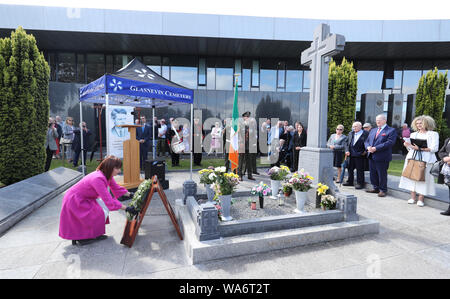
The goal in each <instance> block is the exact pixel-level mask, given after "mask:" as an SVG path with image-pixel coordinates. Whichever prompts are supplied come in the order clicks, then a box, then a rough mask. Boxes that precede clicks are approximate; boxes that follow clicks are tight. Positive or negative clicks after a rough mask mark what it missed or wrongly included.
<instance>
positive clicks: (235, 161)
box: [228, 78, 239, 171]
mask: <svg viewBox="0 0 450 299" xmlns="http://www.w3.org/2000/svg"><path fill="white" fill-rule="evenodd" d="M238 119H239V112H238V81H237V78H236V82H235V88H234V103H233V121H232V122H231V132H230V152H229V154H228V159H229V160H230V163H231V171H234V170H235V169H236V168H237V167H238V165H239V153H238V146H239V145H238Z"/></svg>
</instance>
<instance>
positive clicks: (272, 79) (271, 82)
mask: <svg viewBox="0 0 450 299" xmlns="http://www.w3.org/2000/svg"><path fill="white" fill-rule="evenodd" d="M260 79H261V82H260V85H259V89H260V90H261V91H276V89H277V71H276V70H264V69H261V77H260Z"/></svg>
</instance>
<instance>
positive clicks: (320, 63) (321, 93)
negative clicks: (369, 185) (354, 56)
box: [298, 24, 345, 207]
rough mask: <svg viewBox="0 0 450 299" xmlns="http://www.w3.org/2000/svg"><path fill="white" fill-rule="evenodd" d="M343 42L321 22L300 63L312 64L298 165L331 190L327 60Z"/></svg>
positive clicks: (332, 170)
mask: <svg viewBox="0 0 450 299" xmlns="http://www.w3.org/2000/svg"><path fill="white" fill-rule="evenodd" d="M344 45H345V38H344V36H342V35H338V34H330V26H328V25H326V24H320V25H319V26H318V27H317V28H316V30H315V31H314V39H313V42H312V43H311V47H310V48H308V49H306V50H305V51H303V52H302V57H301V63H302V64H305V65H309V66H310V68H311V74H310V75H311V83H310V89H309V112H308V138H307V144H306V147H304V148H302V149H301V151H300V154H299V159H298V160H299V162H298V169H302V168H303V169H305V170H306V171H307V172H309V173H310V175H311V176H312V177H314V181H313V183H314V184H315V185H317V184H318V183H323V184H326V185H328V186H329V187H330V191H331V192H332V193H333V194H335V193H336V192H338V189H337V187H336V186H335V184H334V182H333V175H334V169H333V151H332V150H331V149H329V148H327V117H328V63H329V62H330V60H331V59H330V57H331V56H333V55H334V54H336V53H338V52H339V51H342V50H343V49H344ZM330 129H334V128H330ZM313 193H314V192H313ZM316 206H317V207H319V206H318V204H317V205H316Z"/></svg>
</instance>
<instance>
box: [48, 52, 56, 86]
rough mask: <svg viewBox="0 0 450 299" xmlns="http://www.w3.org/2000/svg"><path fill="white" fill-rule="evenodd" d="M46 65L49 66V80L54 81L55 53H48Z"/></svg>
mask: <svg viewBox="0 0 450 299" xmlns="http://www.w3.org/2000/svg"><path fill="white" fill-rule="evenodd" d="M47 61H48V65H49V67H50V81H56V58H55V53H48V55H47Z"/></svg>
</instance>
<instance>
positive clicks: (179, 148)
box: [172, 128, 186, 154]
mask: <svg viewBox="0 0 450 299" xmlns="http://www.w3.org/2000/svg"><path fill="white" fill-rule="evenodd" d="M172 129H173V130H174V131H175V135H176V136H177V138H178V141H177V142H174V143H172V150H173V152H174V153H175V154H179V153H181V152H183V151H184V150H185V149H186V147H185V145H184V143H183V142H182V141H181V139H180V136H179V135H178V132H177V130H175V128H172Z"/></svg>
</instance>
